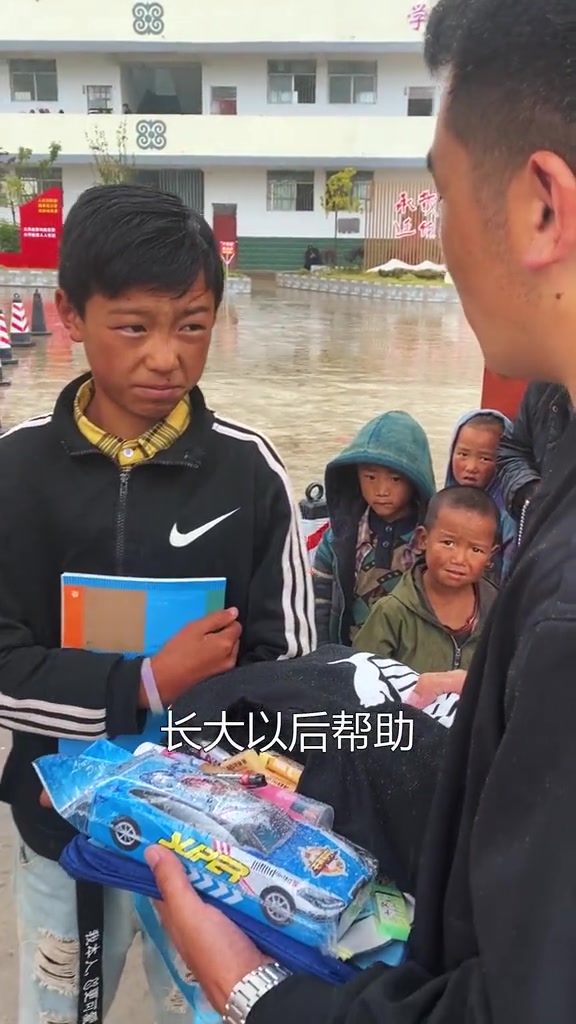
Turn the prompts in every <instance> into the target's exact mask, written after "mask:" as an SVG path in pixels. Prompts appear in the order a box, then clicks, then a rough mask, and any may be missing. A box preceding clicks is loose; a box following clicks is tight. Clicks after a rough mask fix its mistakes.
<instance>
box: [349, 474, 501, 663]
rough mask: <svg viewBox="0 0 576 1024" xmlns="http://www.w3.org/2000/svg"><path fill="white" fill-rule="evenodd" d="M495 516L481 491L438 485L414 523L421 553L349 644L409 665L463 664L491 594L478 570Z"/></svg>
mask: <svg viewBox="0 0 576 1024" xmlns="http://www.w3.org/2000/svg"><path fill="white" fill-rule="evenodd" d="M499 521H500V519H499V511H498V508H497V506H496V504H495V502H494V501H493V499H492V498H491V497H490V496H489V495H488V494H487V493H486V492H485V491H481V490H480V489H478V488H476V487H447V488H445V489H444V490H443V491H439V493H438V494H436V495H435V496H434V497H433V498H432V500H431V502H430V504H429V506H428V513H427V516H426V520H425V524H424V526H423V527H420V529H419V537H420V544H421V549H422V550H423V552H424V558H423V559H420V560H419V561H418V562H417V563H416V565H415V566H414V567H413V568H412V569H411V570H410V571H409V572H407V573H405V574H404V576H403V577H402V579H401V580H400V582H399V583H398V585H397V586H396V588H395V589H394V592H393V593H392V594H389V595H388V596H386V597H383V598H381V599H380V600H379V601H377V602H376V604H375V605H374V606H373V608H372V611H371V613H370V615H369V617H368V619H367V621H366V623H365V625H364V626H363V628H362V629H361V630H360V631H359V633H358V634H357V636H356V638H355V641H354V645H353V646H354V649H355V650H356V651H368V652H370V653H371V654H377V655H379V656H380V657H387V658H393V659H395V660H396V661H400V662H402V663H403V664H404V665H409V666H410V668H411V669H413V670H414V672H450V671H452V670H454V669H464V670H466V669H468V667H469V665H470V662H471V660H472V655H473V653H474V650H475V648H476V644H477V642H478V637H479V635H480V632H481V629H482V626H483V624H484V622H485V620H486V616H487V613H488V610H489V608H490V607H491V606H492V604H493V602H494V599H495V597H496V594H497V589H496V587H495V586H493V584H491V583H489V582H488V581H487V580H486V579H483V574H484V572H485V570H486V569H487V567H488V565H489V563H490V561H491V559H492V557H493V555H494V554H495V553H496V551H497V544H496V541H497V537H498V529H499Z"/></svg>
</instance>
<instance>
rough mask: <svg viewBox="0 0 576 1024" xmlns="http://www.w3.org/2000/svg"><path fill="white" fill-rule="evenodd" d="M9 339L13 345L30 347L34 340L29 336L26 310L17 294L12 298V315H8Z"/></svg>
mask: <svg viewBox="0 0 576 1024" xmlns="http://www.w3.org/2000/svg"><path fill="white" fill-rule="evenodd" d="M10 341H11V342H12V344H13V345H14V346H15V347H20V348H24V347H26V348H30V347H31V346H32V345H35V344H36V342H35V341H32V338H31V337H30V326H29V324H28V317H27V316H26V310H25V309H24V305H23V303H22V300H21V298H20V296H19V295H17V294H15V295H14V298H13V299H12V315H11V317H10Z"/></svg>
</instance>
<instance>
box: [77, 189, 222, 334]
mask: <svg viewBox="0 0 576 1024" xmlns="http://www.w3.org/2000/svg"><path fill="white" fill-rule="evenodd" d="M202 273H203V274H204V280H205V282H206V287H207V289H208V290H209V291H211V292H212V293H213V295H214V299H215V303H216V308H218V306H219V305H220V302H221V300H222V293H223V291H224V269H223V266H222V260H221V258H220V254H219V252H218V245H217V242H216V239H215V238H214V234H213V232H212V229H211V228H210V227H209V225H208V224H207V223H206V221H205V220H204V218H203V217H201V216H200V214H199V213H195V212H194V210H191V209H189V208H188V207H187V206H186V205H185V204H184V203H183V202H182V200H181V199H180V198H179V197H178V196H175V195H172V194H171V193H170V192H161V191H159V190H157V189H153V188H147V187H144V186H140V185H96V186H94V187H93V188H89V189H87V191H86V192H83V193H82V194H81V195H80V196H79V197H78V199H77V200H76V202H75V203H74V205H73V207H72V208H71V210H70V212H69V214H68V216H67V218H66V221H65V223H64V230H63V233H62V242H61V245H60V269H59V275H58V284H59V286H60V288H62V289H63V290H64V291H65V292H66V295H67V296H68V299H69V300H70V302H71V303H72V305H73V306H74V308H75V309H76V310H77V312H78V313H80V315H81V316H83V315H84V311H85V308H86V303H87V301H88V299H89V298H90V297H91V296H92V295H95V294H100V295H105V296H106V297H108V298H111V299H112V298H116V297H117V296H119V295H122V294H123V293H124V292H126V291H128V290H129V289H131V288H146V289H150V291H155V292H163V293H166V294H172V295H184V293H185V292H187V291H188V290H189V288H191V287H192V285H193V284H194V282H195V281H196V280H197V278H198V277H199V275H200V274H202Z"/></svg>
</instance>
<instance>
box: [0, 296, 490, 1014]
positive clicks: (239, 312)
mask: <svg viewBox="0 0 576 1024" xmlns="http://www.w3.org/2000/svg"><path fill="white" fill-rule="evenodd" d="M43 296H44V298H45V301H46V315H47V321H48V327H49V329H50V330H51V331H52V332H53V333H52V335H51V337H50V338H48V339H46V340H39V341H38V342H37V344H36V346H35V347H34V348H32V349H19V350H18V351H17V352H15V355H16V356H17V358H18V359H19V365H18V366H17V367H15V368H13V369H12V368H7V369H5V370H4V377H5V379H7V380H11V381H12V385H11V387H6V388H0V422H1V424H2V427H3V428H4V429H7V428H9V427H11V426H13V425H14V424H15V423H17V422H18V421H19V420H22V419H24V418H26V417H28V416H32V415H39V414H42V413H44V412H49V411H50V409H51V406H52V404H53V401H54V398H55V397H56V395H57V394H58V392H59V391H60V389H61V388H62V387H63V385H64V384H65V383H66V382H67V381H68V380H70V379H71V378H72V377H74V376H76V375H77V374H79V373H81V372H82V371H83V369H84V368H85V363H84V359H83V353H82V350H81V347H80V346H77V345H72V344H71V343H70V341H69V339H68V338H67V336H66V335H65V333H64V332H63V330H62V329H61V328H58V327H57V325H56V316H55V310H54V307H53V306H52V305H51V304H50V302H49V301H48V300H49V299H50V297H51V293H50V292H48V291H44V292H43ZM9 298H10V296H9V295H7V293H6V291H2V289H0V306H1V305H2V303H4V310H5V312H6V300H7V299H9ZM23 299H24V301H25V304H26V308H27V311H28V315H30V301H31V296H30V294H27V293H23ZM481 377H482V359H481V355H480V351H479V348H478V345H477V343H476V341H475V339H474V337H473V336H472V334H471V331H470V329H469V328H468V326H467V324H466V322H465V320H464V318H463V315H462V312H461V310H460V307H459V306H458V305H457V304H450V305H446V306H438V305H436V304H435V303H434V304H432V303H430V304H428V303H427V304H421V305H420V304H418V305H416V304H414V305H412V304H408V303H400V302H390V303H389V304H385V303H382V302H378V303H376V302H375V303H371V302H370V301H369V300H363V299H355V298H347V297H340V296H335V295H322V294H310V293H309V292H301V293H299V292H297V291H293V290H291V289H290V290H287V289H286V290H284V289H277V288H275V287H273V286H257V287H256V289H255V291H254V293H253V295H252V296H238V297H237V298H231V299H230V300H229V301H228V302H225V304H224V306H223V307H222V310H221V312H220V314H219V318H218V325H217V329H216V331H215V336H214V341H213V346H212V352H211V356H210V361H209V368H208V371H207V373H206V376H205V380H204V385H203V386H204V391H205V394H206V397H207V401H208V403H209V404H210V405H211V407H212V408H214V409H216V410H217V411H218V412H220V413H221V414H223V415H225V416H228V417H231V418H233V419H238V420H241V421H244V422H247V423H249V424H250V425H252V426H254V427H257V428H260V429H261V430H263V431H264V432H265V433H266V434H268V436H269V437H270V439H271V440H272V441H273V442H274V443H275V444H276V445H277V447H278V448H279V450H280V452H281V453H282V455H283V457H284V459H285V461H286V464H287V467H288V470H289V473H290V476H291V478H292V481H293V485H294V490H295V492H296V493H297V495H298V497H300V496H301V493H302V491H303V488H304V487H305V486H306V484H307V483H308V482H309V481H310V480H312V479H318V478H321V476H322V472H323V468H324V465H325V463H326V462H327V461H328V459H329V458H331V457H332V456H333V455H334V454H336V453H337V452H338V450H339V448H341V447H342V446H343V444H345V443H346V441H347V440H349V439H350V438H351V437H352V435H353V434H354V432H355V431H356V430H357V429H358V427H360V426H361V425H362V423H364V422H366V420H368V419H369V418H370V417H371V416H374V415H377V414H378V413H380V412H384V411H386V410H389V409H405V410H406V411H407V412H410V413H412V415H413V416H415V417H416V418H417V419H419V420H420V422H421V423H422V425H423V427H424V428H425V429H426V431H427V433H428V436H429V438H430V443H431V447H432V452H433V456H434V463H435V469H436V474H437V483H438V484H439V485H441V483H442V482H443V476H444V468H445V460H446V453H447V450H448V445H449V439H450V435H451V431H452V427H453V425H454V423H455V421H456V419H457V418H458V417H459V416H460V415H461V414H462V413H463V412H466V411H467V410H468V409H472V408H474V407H475V406H476V405H477V404H478V402H479V398H480V388H481ZM9 742H10V739H9V736H8V735H7V734H5V733H4V734H2V733H1V732H0V759H3V758H4V756H5V753H6V749H7V748H8V746H9ZM11 846H12V839H11V830H10V827H9V816H8V814H7V811H6V808H5V807H2V806H0V896H1V898H0V992H1V993H2V1000H1V1001H0V1024H13V1022H14V1021H15V1020H16V990H17V975H16V971H17V961H16V952H15V948H16V936H15V926H14V917H13V915H14V908H13V904H12V897H11V888H10V870H11V863H12V851H11ZM136 952H137V951H133V953H132V955H131V958H130V963H129V968H128V970H127V972H126V974H125V977H124V980H123V983H122V987H121V991H120V994H119V996H118V999H117V1001H116V1003H115V1005H114V1008H113V1010H112V1013H111V1015H110V1018H109V1021H110V1024H136V1021H137V1022H138V1024H150V1022H151V1014H150V1003H149V1000H148V997H147V995H145V994H144V989H145V984H144V982H143V979H142V972H141V968H140V966H139V963H138V957H137V955H136Z"/></svg>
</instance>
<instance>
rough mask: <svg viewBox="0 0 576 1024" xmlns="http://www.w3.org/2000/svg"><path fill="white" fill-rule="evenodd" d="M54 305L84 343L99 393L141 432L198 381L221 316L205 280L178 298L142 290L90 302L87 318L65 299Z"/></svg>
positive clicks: (74, 336) (58, 297) (98, 297)
mask: <svg viewBox="0 0 576 1024" xmlns="http://www.w3.org/2000/svg"><path fill="white" fill-rule="evenodd" d="M56 302H57V306H58V311H59V314H60V318H61V320H62V323H63V324H64V326H65V327H66V328H67V330H68V331H69V333H70V336H71V338H72V340H73V341H76V342H82V343H83V344H84V348H85V351H86V358H87V360H88V363H89V365H90V369H91V370H92V375H93V377H94V383H95V387H96V394H97V395H98V396H99V398H102V397H103V396H104V397H105V399H106V402H107V404H108V406H111V407H115V408H116V409H118V410H121V411H122V412H123V413H124V414H129V415H131V416H133V417H134V419H135V420H139V421H141V422H142V425H143V427H145V425H146V423H149V424H150V425H152V424H154V423H157V422H158V420H161V419H163V418H164V417H165V416H167V415H168V413H170V412H171V411H172V409H173V408H174V406H175V405H177V404H178V402H179V401H180V399H181V398H182V397H183V396H184V395H185V394H186V393H187V392H188V391H190V390H191V388H193V387H194V386H195V385H196V384H197V383H198V381H199V380H200V378H201V376H202V373H203V370H204V366H205V363H206V358H207V356H208V349H209V346H210V337H211V332H212V328H213V326H214V320H215V316H216V310H215V303H214V295H213V294H212V292H210V291H207V290H206V284H205V282H204V276H203V275H200V276H199V278H198V279H197V280H196V282H195V283H194V284H193V285H192V287H191V288H190V290H189V291H188V292H187V293H186V294H185V295H182V296H180V297H174V296H170V295H159V294H157V293H154V292H150V291H146V290H145V289H138V288H135V289H133V290H131V291H129V292H126V293H125V294H123V295H120V296H119V297H118V298H115V299H109V298H106V297H105V296H104V295H98V294H97V295H93V296H92V297H91V298H90V299H89V300H88V302H87V303H86V309H85V311H84V315H83V316H80V314H79V313H78V312H77V311H76V310H75V309H74V308H73V307H72V306H71V305H70V303H69V301H68V299H67V296H66V295H65V294H64V293H62V292H58V293H57V295H56Z"/></svg>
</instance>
